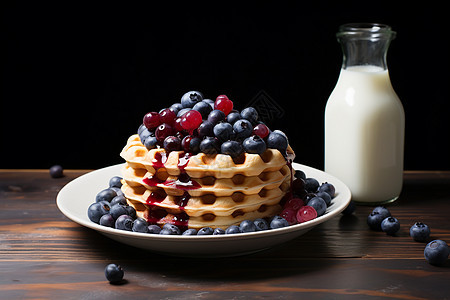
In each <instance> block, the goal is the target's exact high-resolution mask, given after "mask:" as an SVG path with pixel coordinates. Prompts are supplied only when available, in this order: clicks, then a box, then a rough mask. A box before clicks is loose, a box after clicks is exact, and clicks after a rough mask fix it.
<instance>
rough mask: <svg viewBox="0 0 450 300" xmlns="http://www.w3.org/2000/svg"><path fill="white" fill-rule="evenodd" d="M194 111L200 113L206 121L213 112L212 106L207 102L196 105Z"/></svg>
mask: <svg viewBox="0 0 450 300" xmlns="http://www.w3.org/2000/svg"><path fill="white" fill-rule="evenodd" d="M192 109H193V110H196V111H198V112H199V113H200V114H201V115H202V119H204V120H206V119H207V118H208V115H209V113H210V112H211V111H212V110H213V108H212V107H211V105H209V103H208V102H206V101H205V100H203V101H201V102H198V103H196V104H195V105H194V107H193V108H192Z"/></svg>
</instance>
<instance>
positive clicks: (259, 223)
mask: <svg viewBox="0 0 450 300" xmlns="http://www.w3.org/2000/svg"><path fill="white" fill-rule="evenodd" d="M253 223H254V224H255V227H256V231H263V230H267V229H269V224H268V223H267V221H266V220H264V219H261V218H259V219H256V220H255V221H253Z"/></svg>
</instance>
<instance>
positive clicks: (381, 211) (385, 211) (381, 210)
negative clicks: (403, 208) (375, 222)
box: [373, 206, 391, 219]
mask: <svg viewBox="0 0 450 300" xmlns="http://www.w3.org/2000/svg"><path fill="white" fill-rule="evenodd" d="M373 212H378V213H379V214H380V215H382V216H383V219H385V218H387V217H390V216H391V212H390V211H389V209H387V208H386V207H384V206H377V207H375V208H374V209H373Z"/></svg>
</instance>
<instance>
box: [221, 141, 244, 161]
mask: <svg viewBox="0 0 450 300" xmlns="http://www.w3.org/2000/svg"><path fill="white" fill-rule="evenodd" d="M220 152H221V153H222V154H226V155H229V156H231V157H232V158H237V157H239V156H241V154H243V153H244V148H243V147H242V144H241V143H239V142H237V141H226V142H224V143H223V144H222V145H221V147H220Z"/></svg>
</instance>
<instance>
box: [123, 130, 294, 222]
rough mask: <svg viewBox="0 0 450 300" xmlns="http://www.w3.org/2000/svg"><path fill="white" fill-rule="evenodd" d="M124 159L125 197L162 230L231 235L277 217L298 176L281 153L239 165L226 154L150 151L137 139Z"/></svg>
mask: <svg viewBox="0 0 450 300" xmlns="http://www.w3.org/2000/svg"><path fill="white" fill-rule="evenodd" d="M288 151H289V152H290V154H291V157H292V156H293V151H292V149H290V147H289V148H288ZM120 155H121V156H122V158H124V159H125V161H126V164H125V165H124V167H123V169H122V175H123V185H122V191H123V193H124V194H125V197H126V198H127V201H128V203H129V204H130V205H132V206H133V207H134V208H135V209H136V212H137V214H138V216H139V217H143V218H145V219H146V220H148V222H149V223H153V224H159V225H162V224H165V223H171V224H175V225H178V226H185V227H188V228H196V229H200V228H202V227H211V228H218V227H219V228H223V229H226V228H227V227H229V226H231V225H238V224H239V223H240V222H242V221H243V220H247V219H250V220H254V219H257V218H265V217H270V216H273V215H276V214H278V213H279V212H280V211H281V206H280V204H279V203H280V200H281V199H282V198H283V197H284V196H285V194H286V193H288V192H289V191H290V184H291V178H292V176H293V175H292V169H291V168H290V165H289V163H288V162H287V161H286V158H285V157H284V156H283V155H282V154H281V153H280V152H279V151H278V150H276V149H267V150H266V151H265V152H264V153H262V154H261V155H259V154H249V153H245V154H244V156H245V157H244V158H243V159H242V160H241V161H234V160H233V159H232V158H231V157H230V156H229V155H224V154H215V155H206V154H204V153H198V154H196V155H192V154H190V153H185V152H183V151H171V152H169V153H167V152H166V151H165V150H164V149H162V148H155V149H151V150H147V148H146V147H145V146H144V145H143V144H142V143H141V141H140V138H139V136H138V135H132V136H131V137H130V138H129V139H128V141H127V144H126V146H125V147H124V148H123V150H122V152H121V154H120Z"/></svg>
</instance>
